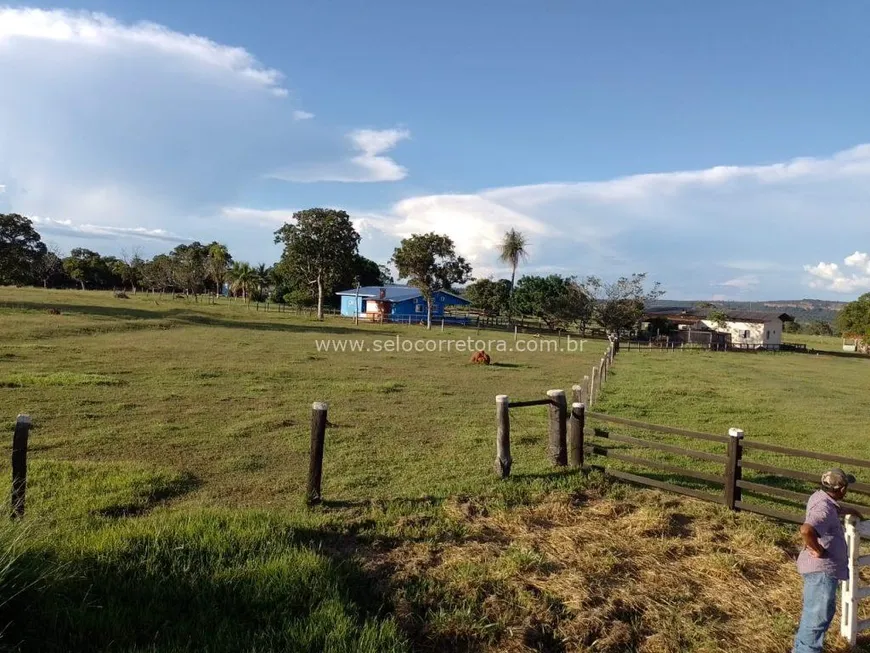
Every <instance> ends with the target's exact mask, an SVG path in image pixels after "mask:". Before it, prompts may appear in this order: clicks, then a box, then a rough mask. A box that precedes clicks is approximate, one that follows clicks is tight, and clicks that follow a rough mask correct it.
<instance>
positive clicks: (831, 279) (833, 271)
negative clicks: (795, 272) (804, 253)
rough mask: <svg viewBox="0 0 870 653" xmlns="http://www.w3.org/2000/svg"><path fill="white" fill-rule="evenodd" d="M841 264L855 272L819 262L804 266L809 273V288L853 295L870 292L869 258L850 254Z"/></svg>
mask: <svg viewBox="0 0 870 653" xmlns="http://www.w3.org/2000/svg"><path fill="white" fill-rule="evenodd" d="M843 263H844V264H845V266H846V267H847V268H853V269H854V270H856V271H855V272H849V271H846V270H843V269H842V268H840V266H839V265H837V264H836V263H824V262H820V263H818V264H816V265H805V266H804V270H805V271H806V272H807V273H809V275H810V277H811V278H810V280H809V286H810V288H821V289H823V290H830V291H832V292H838V293H855V292H859V291H864V290H870V256H868V255H867V254H866V253H865V252H855V253H854V254H850V255H849V256H847V257H846V258H845V259H843Z"/></svg>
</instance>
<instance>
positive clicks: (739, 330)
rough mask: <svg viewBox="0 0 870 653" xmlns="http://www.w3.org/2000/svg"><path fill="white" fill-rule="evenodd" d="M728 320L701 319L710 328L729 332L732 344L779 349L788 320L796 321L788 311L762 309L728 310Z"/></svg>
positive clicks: (735, 345) (746, 347) (738, 346)
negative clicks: (778, 311) (779, 311)
mask: <svg viewBox="0 0 870 653" xmlns="http://www.w3.org/2000/svg"><path fill="white" fill-rule="evenodd" d="M726 314H727V315H728V320H727V321H726V322H725V324H724V325H719V324H716V323H715V322H713V321H712V320H710V319H706V318H705V319H702V320H700V322H701V324H703V325H704V326H705V327H707V328H708V329H711V330H713V331H718V332H720V333H727V334H728V335H730V336H731V346H732V347H735V348H742V349H759V348H764V349H779V347H780V345H781V344H782V331H783V328H784V326H785V323H786V322H792V321H794V318H793V317H792V316H791V315H789V314H788V313H764V312H762V311H726Z"/></svg>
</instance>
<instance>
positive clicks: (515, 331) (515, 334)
mask: <svg viewBox="0 0 870 653" xmlns="http://www.w3.org/2000/svg"><path fill="white" fill-rule="evenodd" d="M516 341H517V326H516V325H514V342H516Z"/></svg>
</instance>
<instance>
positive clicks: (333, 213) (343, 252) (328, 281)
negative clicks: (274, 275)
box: [275, 208, 360, 320]
mask: <svg viewBox="0 0 870 653" xmlns="http://www.w3.org/2000/svg"><path fill="white" fill-rule="evenodd" d="M293 220H294V221H295V224H289V223H287V224H285V225H284V226H283V227H281V228H280V229H278V230H277V231H276V232H275V243H276V244H280V243H283V244H284V252H283V254H282V255H281V261H280V263H279V265H280V266H281V267H282V268H284V274H286V275H289V276H290V277H291V278H297V279H302V280H304V281H305V282H306V283H308V284H310V285H311V286H312V287H314V288H316V290H317V319H319V320H322V319H323V296H324V293H325V292H330V293H331V292H332V291H333V290H334V286H335V284H336V283H338V282H339V281H340V280H341V279H342V277H346V276H347V275H348V274H350V275H352V274H353V273H352V270H353V266H354V262H355V257H356V255H357V250H358V248H359V240H360V236H359V233H357V231H356V229H354V226H353V223H352V222H351V220H350V216H349V215H348V214H347V212H346V211H339V210H336V209H322V208H314V209H306V210H304V211H297V212H296V213H294V214H293Z"/></svg>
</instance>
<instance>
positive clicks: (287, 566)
mask: <svg viewBox="0 0 870 653" xmlns="http://www.w3.org/2000/svg"><path fill="white" fill-rule="evenodd" d="M49 308H56V309H59V311H60V315H55V314H50V313H49V312H48V309H49ZM0 334H2V340H0V420H2V422H4V423H6V424H7V427H8V429H9V430H8V431H7V432H11V425H12V422H13V421H14V418H15V415H16V414H17V413H29V414H30V415H31V416H32V418H33V422H34V428H33V430H32V432H31V449H30V451H31V454H30V465H29V478H28V483H29V485H28V503H27V515H26V518H25V520H23V521H22V522H21V523H20V524H8V523H7V524H5V525H4V526H3V527H2V529H0V537H2V538H3V540H4V542H3V543H4V544H5V551H6V557H5V559H2V560H0V596H2V597H9V598H7V599H6V600H5V601H4V602H3V603H2V604H0V620H2V621H3V623H4V624H8V626H7V627H6V628H5V629H4V630H3V631H2V636H0V648H3V649H4V650H21V651H27V650H45V651H63V650H77V651H79V650H81V651H85V650H92V651H98V650H99V651H102V650H114V651H193V650H196V651H227V652H229V651H279V650H280V651H285V650H286V651H307V650H327V651H406V650H432V651H438V650H463V651H502V650H508V651H522V650H545V651H563V650H580V651H612V652H614V653H615V652H617V651H632V650H637V651H644V652H646V653H658V652H665V651H668V652H670V651H720V650H721V651H726V650H728V651H733V650H735V642H736V643H737V649H736V650H754V651H771V652H772V651H781V650H784V648H785V647H786V646H787V642H788V639H789V637H790V636H791V632H792V631H793V628H794V625H795V619H796V615H797V612H798V610H799V602H800V598H799V579H798V578H797V577H796V574H794V573H793V569H792V566H791V565H792V563H791V560H790V556H791V555H793V554H794V547H795V542H794V537H793V535H792V532H791V529H788V528H784V527H781V526H778V525H776V524H772V523H770V522H766V521H764V520H762V519H758V518H755V517H752V516H749V515H733V514H729V513H727V512H725V511H724V510H721V509H718V508H716V507H714V506H707V505H705V504H700V503H697V502H693V501H685V500H683V499H679V498H674V497H669V496H664V495H661V494H659V493H655V492H648V491H643V490H634V489H630V488H627V487H624V486H614V485H611V484H610V483H608V482H606V481H604V480H603V479H601V478H600V477H599V476H597V475H592V476H590V477H588V478H584V477H582V476H581V475H578V474H575V473H571V472H559V471H553V470H552V469H551V468H550V467H549V466H548V465H547V462H546V455H545V440H546V434H545V429H546V422H545V418H544V415H545V411H544V409H542V408H528V409H523V410H522V411H519V410H518V411H513V412H512V420H513V421H512V445H513V457H514V461H515V462H514V473H513V475H512V477H511V478H510V479H509V480H508V481H506V482H501V481H497V480H495V479H494V477H493V475H492V472H491V469H492V463H493V459H494V442H493V440H494V416H495V415H494V412H495V411H494V397H495V395H496V394H501V393H505V394H508V395H510V396H511V398H512V399H533V398H539V397H541V396H543V394H544V392H545V391H546V390H547V389H550V388H566V389H569V388H570V386H571V384H572V383H577V382H579V381H580V379H581V378H582V376H583V375H584V374H588V373H589V371H590V370H591V367H592V365H593V364H594V363H595V362H597V361H598V359H599V358H600V357H601V353H602V352H603V350H604V343H603V342H601V341H591V342H589V343H586V346H585V347H584V351H583V352H573V353H566V352H561V353H559V352H550V353H540V352H538V353H531V352H517V351H505V352H498V351H492V350H493V349H494V348H492V347H491V348H490V349H491V352H492V355H493V360H494V362H495V365H491V366H488V367H487V366H476V365H471V364H470V363H469V362H468V359H469V357H470V353H468V352H456V351H450V352H446V351H443V350H442V351H441V352H440V353H437V352H436V353H426V352H410V353H394V352H384V351H378V352H375V351H372V349H374V348H375V347H376V345H375V342H376V340H377V339H383V338H389V339H393V340H395V339H396V338H397V337H398V338H399V340H400V342H401V341H403V340H406V339H408V340H415V339H418V338H432V339H435V340H436V341H438V342H441V341H445V342H446V341H447V340H457V339H462V340H465V339H467V338H468V337H469V336H470V337H471V338H473V339H477V338H480V339H483V340H494V339H499V338H504V337H507V338H508V341H507V343H506V346H507V347H510V346H515V345H514V343H513V336H512V335H509V336H505V335H504V334H501V333H495V332H493V333H487V332H481V333H480V334H479V335H478V334H476V333H475V332H474V331H473V330H470V331H467V330H463V329H458V328H457V329H446V330H445V331H443V332H442V331H440V330H434V331H432V332H428V333H427V332H426V331H425V330H424V329H422V328H421V327H419V326H397V325H386V326H375V325H361V326H359V327H354V325H353V324H352V323H350V322H348V321H345V320H343V319H341V318H332V319H327V320H326V321H325V322H323V323H318V322H316V321H312V320H308V319H306V318H301V317H293V316H291V315H288V314H285V313H281V314H278V313H275V312H269V313H266V312H263V311H256V310H254V308H246V307H245V306H244V305H243V304H241V303H238V304H236V303H221V304H218V305H209V304H195V303H192V302H186V301H182V300H172V299H159V298H158V299H156V300H155V298H153V297H150V296H146V295H142V294H139V295H137V296H131V298H130V299H126V300H124V299H116V298H114V297H112V296H111V295H110V294H102V293H91V292H74V291H42V290H21V289H10V288H0ZM328 338H333V339H340V340H348V339H360V342H361V343H363V344H362V347H363V348H366V347H367V348H368V349H369V351H357V352H350V351H344V352H336V351H329V352H327V351H318V347H317V343H316V341H317V340H320V339H328ZM521 338H522V336H521ZM526 342H530V343H533V344H534V346H537V347H539V348H540V342H541V341H540V340H537V339H529V340H527V341H526ZM562 344H563V346H564V341H563V343H562ZM664 356H665V355H662V354H659V355H658V356H657V357H655V358H654V357H653V355H652V354H649V355H648V354H635V353H634V352H632V353H631V354H624V355H621V356H620V358H619V361H618V364H617V366H616V368H615V370H614V372H613V376H612V378H611V379H610V380H609V381H608V385H607V388H606V390H605V393H604V395H603V398H602V403H601V404H600V406H599V407H598V408H600V409H602V410H607V411H612V412H614V414H617V415H622V416H626V417H636V418H640V419H644V420H647V421H652V422H659V423H665V424H670V425H674V426H685V427H688V428H692V429H699V430H708V431H711V432H716V433H720V432H721V433H724V432H726V431H727V428H728V427H729V426H741V427H742V428H744V429H745V430H746V432H747V438H749V437H753V438H764V439H765V440H766V441H771V442H781V443H788V444H789V445H791V446H797V447H806V448H809V449H816V450H820V451H832V452H837V453H844V452H845V453H847V455H856V456H866V457H870V446H868V445H867V444H866V442H865V441H864V440H863V439H862V425H863V424H866V422H865V421H864V420H862V419H860V416H861V415H864V414H867V408H868V405H867V404H868V403H870V398H868V397H867V393H866V381H864V379H865V378H866V371H867V367H866V366H867V365H868V364H870V363H868V361H866V360H864V359H849V358H842V357H829V356H818V357H815V356H798V355H789V356H786V355H772V354H771V355H754V354H746V355H736V354H735V355H725V354H695V353H693V354H671V355H669V356H671V358H664ZM312 401H327V402H329V420H330V423H331V426H330V428H329V429H328V431H327V442H326V456H325V463H324V487H323V489H324V495H325V499H326V500H325V502H324V505H323V506H321V507H319V508H316V509H307V508H305V506H304V504H303V501H302V499H303V489H304V483H305V474H306V470H307V463H308V458H307V452H308V438H309V433H308V420H309V411H310V405H311V402H312ZM856 416H857V418H856ZM7 447H8V445H7ZM7 452H8V448H7ZM8 474H9V467H8V455H7V456H4V460H3V465H2V468H0V475H5V477H6V478H8ZM699 579H704V580H703V581H701V580H699ZM759 579H763V581H764V582H763V583H762V585H763V589H759V583H758V581H759ZM692 588H694V589H692ZM733 592H736V593H738V594H732V593H733ZM737 595H740V596H743V597H747V596H750V595H751V599H749V598H747V599H745V600H743V601H735V600H733V598H732V596H737Z"/></svg>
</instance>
